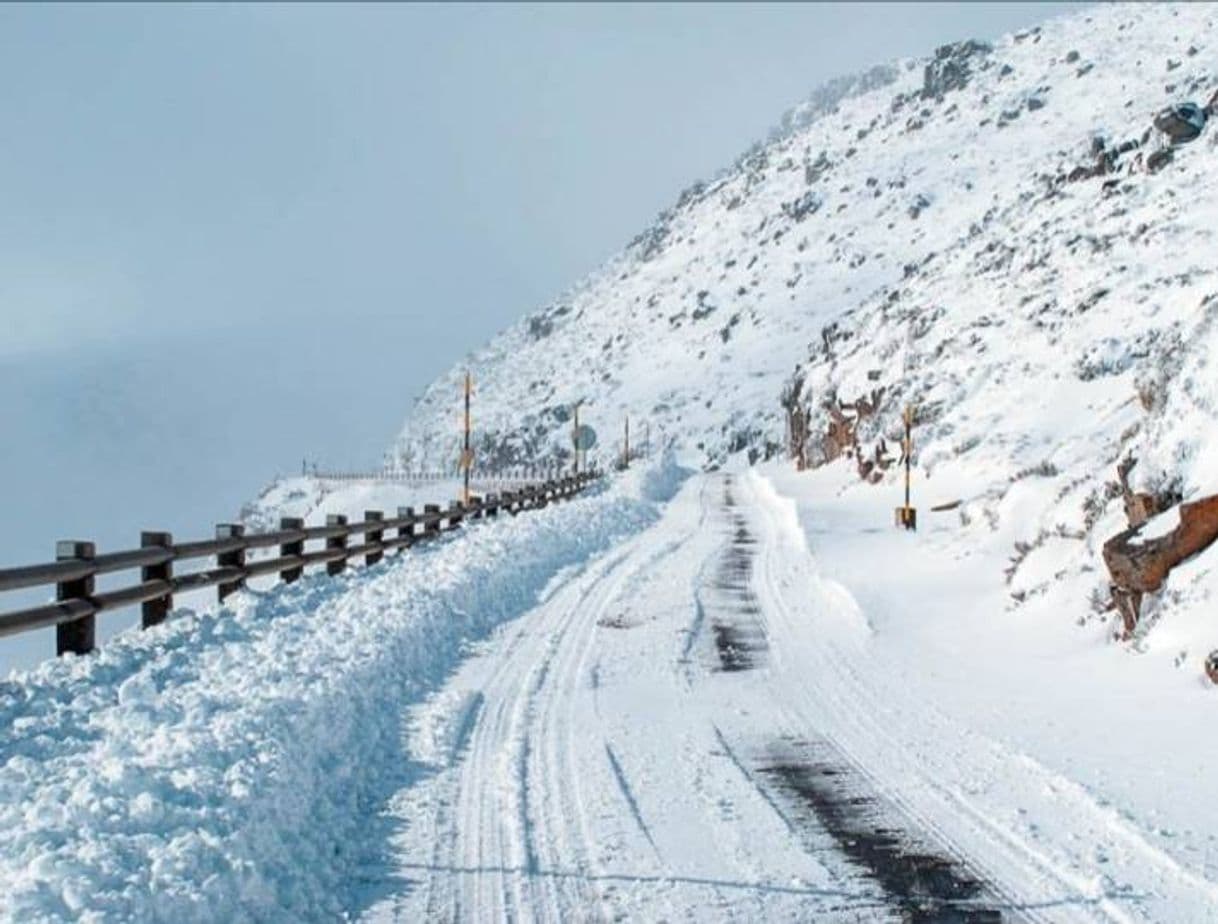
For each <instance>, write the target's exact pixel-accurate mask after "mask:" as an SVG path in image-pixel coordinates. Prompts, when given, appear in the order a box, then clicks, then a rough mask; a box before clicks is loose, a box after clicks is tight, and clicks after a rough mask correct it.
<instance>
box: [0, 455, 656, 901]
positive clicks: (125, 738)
mask: <svg viewBox="0 0 1218 924" xmlns="http://www.w3.org/2000/svg"><path fill="white" fill-rule="evenodd" d="M640 477H641V473H640ZM656 515H657V507H656V504H655V503H654V502H653V501H650V500H648V499H645V498H644V497H642V496H641V494H640V493H639V492H638V491H637V490H635V489H634V488H632V487H631V483H630V481H628V480H623V481H622V482H621V483H620V484H617V485H614V486H612V487H610V488H607V489H598V490H593V491H591V492H590V493H589V494H587V495H585V496H583V497H580V498H577V499H575V500H573V501H570V502H568V503H564V504H559V505H554V506H551V507H548V508H545V509H543V510H540V511H536V512H531V513H529V514H528V515H524V516H520V517H517V518H511V517H501V518H498V519H496V520H490V521H485V522H482V523H478V524H470V525H469V526H467V527H466V528H463V529H461V530H459V531H457V532H454V533H453V534H451V535H450V536H449V537H447V538H445V539H443V540H441V541H439V542H436V543H434V544H433V545H429V546H427V547H423V548H420V549H418V550H415V551H412V552H410V553H408V554H405V555H402V556H401V557H397V558H393V559H391V560H388V561H386V562H384V563H382V564H380V565H377V566H374V567H372V568H368V569H359V570H356V571H352V572H350V573H347V574H345V575H342V576H339V577H336V578H327V577H325V576H322V575H319V576H309V577H307V578H305V579H304V580H302V581H300V582H298V583H297V584H293V585H290V586H280V587H277V588H275V589H274V590H272V591H270V592H266V593H257V592H253V591H246V592H242V593H240V594H238V595H236V596H234V597H232V598H230V600H229V602H228V603H227V604H226V606H225V607H224V608H222V609H219V610H217V611H215V612H206V613H193V612H189V611H179V612H177V613H176V614H175V616H174V618H173V619H171V620H170V621H169V622H167V623H166V624H165V625H164V626H162V627H160V628H158V629H156V630H151V631H148V632H142V633H131V634H127V635H124V636H120V637H119V638H117V639H115V640H114V641H113V642H112V643H110V644H109V645H107V646H105V647H104V648H102V649H101V650H100V651H98V652H97V653H96V654H94V655H91V656H89V657H87V658H64V659H60V660H57V661H54V662H49V663H47V664H44V665H41V666H40V667H38V668H37V669H36V670H33V671H31V672H29V673H26V674H16V675H14V679H13V680H11V681H10V682H7V683H5V684H3V685H2V686H0V753H2V754H4V755H5V760H4V763H3V765H0V828H2V829H3V830H4V832H5V838H4V840H3V843H2V845H0V918H3V919H5V920H20V921H54V920H82V919H89V920H102V919H105V920H163V921H174V922H188V921H216V920H229V921H242V920H272V919H275V920H321V919H326V920H332V919H333V918H334V917H335V916H337V915H338V914H339V913H340V912H341V909H342V908H343V907H344V905H343V901H342V899H343V895H342V894H341V889H342V888H343V884H344V883H345V882H348V881H349V879H348V873H349V872H350V869H351V868H352V864H353V863H354V862H355V860H356V858H353V857H350V856H346V855H344V854H343V853H342V851H341V849H340V845H345V844H350V843H353V842H354V841H355V840H356V838H354V837H353V836H352V835H353V831H352V827H353V826H354V825H358V824H359V823H360V821H359V820H360V819H366V818H368V817H369V816H370V815H373V814H375V807H376V803H377V800H379V799H381V798H383V797H384V795H385V793H387V792H388V791H391V789H392V786H390V785H389V783H388V782H387V781H389V780H391V779H392V778H393V777H394V774H396V773H400V772H401V768H402V767H403V766H404V765H406V764H407V763H408V762H409V760H410V759H412V758H414V757H415V756H414V755H406V754H403V743H402V741H403V734H402V732H403V730H402V728H401V727H400V721H401V715H402V712H403V709H404V707H405V706H407V705H409V704H410V703H411V702H414V701H421V700H422V699H423V698H424V697H425V695H426V694H427V693H428V691H429V690H431V689H434V688H435V687H436V686H437V685H438V684H439V682H440V680H441V679H442V678H443V677H444V676H445V675H446V673H447V672H448V671H449V670H450V669H451V666H452V665H453V664H454V663H456V661H457V660H458V659H459V658H460V657H461V656H462V654H463V650H464V646H466V645H467V644H468V643H469V642H470V641H472V640H476V639H480V638H483V637H485V636H486V635H487V634H488V633H489V632H490V631H491V630H492V629H493V628H494V627H495V626H496V625H498V624H499V623H501V622H503V621H504V620H507V619H510V618H513V617H515V616H517V615H519V614H520V613H522V612H523V611H525V610H527V609H529V608H530V607H531V606H533V605H534V603H535V602H536V600H537V598H538V595H539V593H540V592H541V591H542V590H543V589H544V588H545V586H546V584H547V583H548V582H549V581H550V579H551V578H552V576H553V575H555V574H556V573H558V572H559V571H560V570H562V569H563V568H566V567H570V566H572V565H574V564H577V563H579V562H582V561H585V560H586V559H587V558H588V557H589V556H591V555H594V554H595V553H597V552H599V551H601V550H604V549H606V548H608V547H609V546H611V545H612V544H613V543H614V542H616V541H619V540H620V539H621V538H623V537H624V536H626V535H629V534H631V533H633V532H636V531H638V530H639V529H641V528H643V527H644V526H645V525H647V524H649V523H650V522H652V521H653V520H654V519H655V517H656ZM459 705H460V704H458V706H459ZM466 707H467V708H473V706H472V704H468V703H467V704H466ZM460 712H461V708H457V709H456V710H455V711H453V710H449V715H450V716H457V714H458V713H460ZM459 728H460V722H459V721H455V724H454V725H451V727H449V728H448V730H443V729H441V728H440V727H439V726H437V727H436V728H435V729H433V733H432V734H431V739H430V740H431V743H430V744H429V745H427V746H426V747H424V748H423V749H422V750H421V752H420V754H419V755H417V760H419V761H421V762H426V761H429V760H443V759H444V754H445V753H446V750H445V749H448V753H451V749H453V748H455V747H457V746H458V739H459ZM415 740H416V743H417V742H418V740H419V739H418V738H416V739H415Z"/></svg>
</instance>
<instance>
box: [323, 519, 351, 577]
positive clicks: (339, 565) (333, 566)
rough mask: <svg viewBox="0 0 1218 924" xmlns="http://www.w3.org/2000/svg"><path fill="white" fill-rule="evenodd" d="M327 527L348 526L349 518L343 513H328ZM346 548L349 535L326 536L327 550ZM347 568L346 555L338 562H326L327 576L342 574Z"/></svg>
mask: <svg viewBox="0 0 1218 924" xmlns="http://www.w3.org/2000/svg"><path fill="white" fill-rule="evenodd" d="M326 525H327V526H346V525H347V517H346V516H345V515H344V514H341V513H328V514H326ZM346 547H347V533H343V534H342V535H341V536H326V548H327V549H345V548H346ZM346 567H347V556H346V555H344V556H343V557H342V558H340V559H337V560H336V561H328V562H326V574H331V575H333V574H342V573H343V571H344V570H346Z"/></svg>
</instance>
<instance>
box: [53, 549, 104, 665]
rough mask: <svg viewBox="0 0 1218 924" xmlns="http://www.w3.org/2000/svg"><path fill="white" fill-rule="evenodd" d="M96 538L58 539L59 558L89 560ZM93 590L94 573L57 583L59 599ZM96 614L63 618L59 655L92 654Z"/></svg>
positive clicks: (58, 638) (58, 628)
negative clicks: (69, 653) (89, 540)
mask: <svg viewBox="0 0 1218 924" xmlns="http://www.w3.org/2000/svg"><path fill="white" fill-rule="evenodd" d="M96 551H97V550H96V547H95V546H94V545H93V543H92V542H78V541H76V540H73V539H66V540H63V541H60V542H56V543H55V560H56V561H75V560H81V561H88V560H89V559H91V558H93V556H94V555H95V554H96ZM92 594H93V576H92V575H90V576H89V577H83V578H78V579H76V580H74V581H62V582H60V583H59V584H56V585H55V599H56V600H57V601H59V602H61V603H62V602H63V601H65V600H76V599H85V598H88V597H90V596H92ZM96 640H97V639H96V618H95V617H93V616H84V617H82V618H80V619H74V620H72V621H71V622H61V623H60V624H59V625H57V626H56V627H55V653H56V654H57V655H63V654H67V653H68V652H72V653H73V654H88V653H89V652H90V651H92V650H93V649H94V647H96V646H95V643H96Z"/></svg>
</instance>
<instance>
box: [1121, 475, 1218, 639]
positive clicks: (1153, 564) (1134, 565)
mask: <svg viewBox="0 0 1218 924" xmlns="http://www.w3.org/2000/svg"><path fill="white" fill-rule="evenodd" d="M1178 509H1179V511H1180V522H1179V524H1178V525H1177V526H1176V528H1175V529H1173V530H1172V531H1171V532H1170V533H1167V534H1166V535H1164V536H1156V537H1154V538H1153V539H1147V540H1146V541H1144V542H1139V541H1138V533H1139V532H1141V530H1142V525H1138V526H1133V527H1130V528H1129V529H1127V530H1125V531H1123V532H1120V533H1117V535H1115V536H1113V537H1112V538H1111V539H1109V540H1108V541H1107V542H1105V543H1104V564H1105V565H1107V566H1108V573H1109V575H1110V576H1111V578H1112V599H1113V602H1114V603H1115V604H1116V606H1117V609H1118V610H1120V612H1121V616H1122V618H1123V620H1124V623H1125V637H1126V638H1128V637H1129V636H1130V635H1131V634H1132V632H1133V630H1134V629H1135V628H1136V627H1137V624H1138V615H1139V608H1140V607H1141V603H1142V595H1143V594H1146V593H1153V592H1154V591H1157V590H1159V588H1161V587H1162V586H1163V582H1164V581H1165V580H1167V576H1168V574H1170V573H1171V570H1172V569H1173V568H1174V567H1176V565H1178V564H1180V563H1181V562H1184V561H1187V560H1188V559H1190V558H1192V557H1193V556H1194V555H1196V554H1197V553H1199V552H1201V551H1204V550H1205V549H1206V548H1208V547H1209V546H1210V544H1212V543H1213V542H1214V540H1215V539H1218V494H1216V495H1210V496H1209V497H1204V498H1202V499H1201V500H1197V501H1193V502H1192V503H1188V504H1181V505H1180V506H1179V508H1178Z"/></svg>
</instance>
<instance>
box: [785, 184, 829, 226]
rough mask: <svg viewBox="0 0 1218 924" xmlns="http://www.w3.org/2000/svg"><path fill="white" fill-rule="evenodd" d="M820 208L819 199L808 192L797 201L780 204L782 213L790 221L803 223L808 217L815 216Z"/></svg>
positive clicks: (810, 191) (814, 194)
mask: <svg viewBox="0 0 1218 924" xmlns="http://www.w3.org/2000/svg"><path fill="white" fill-rule="evenodd" d="M820 207H821V198H820V196H818V195H816V193H814V192H812V190H808V191H807V192H806V193H804V194H803V195H802V196H800V197H799V198H798V199H796V200H794V201H792V202H784V203H783V204H782V212H783V214H784V215H786V216H787V217H788V218H790V219H791V220H792V221H797V222H798V221H803V220H804V219H805V218H807V217H808V216H809V215H815V214H816V213H817V211H819V210H820Z"/></svg>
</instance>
